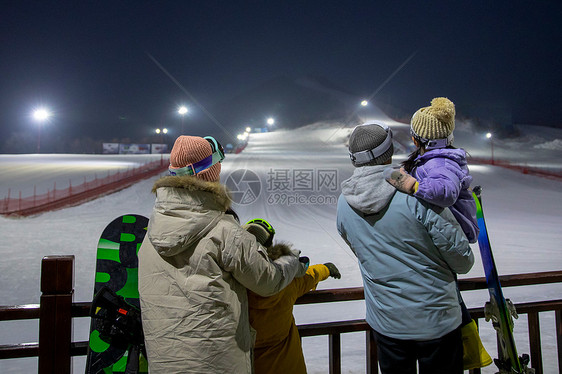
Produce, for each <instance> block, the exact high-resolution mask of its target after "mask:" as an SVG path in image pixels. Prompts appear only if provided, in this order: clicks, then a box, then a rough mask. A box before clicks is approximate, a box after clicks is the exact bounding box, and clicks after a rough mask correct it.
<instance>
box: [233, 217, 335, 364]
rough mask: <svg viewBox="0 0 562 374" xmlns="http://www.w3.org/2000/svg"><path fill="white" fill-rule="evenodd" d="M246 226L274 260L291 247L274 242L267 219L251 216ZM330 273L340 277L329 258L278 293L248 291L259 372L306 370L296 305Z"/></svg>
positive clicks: (273, 232)
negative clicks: (294, 309)
mask: <svg viewBox="0 0 562 374" xmlns="http://www.w3.org/2000/svg"><path fill="white" fill-rule="evenodd" d="M244 228H245V229H246V230H248V232H250V233H252V234H254V236H256V239H257V240H258V242H260V243H261V244H262V245H264V246H265V247H266V248H267V254H268V256H269V257H270V258H271V259H272V260H274V259H275V258H278V257H279V256H281V255H283V254H284V253H287V252H288V251H290V248H291V247H290V245H288V244H285V243H276V244H273V243H272V241H273V235H274V234H275V230H274V229H273V227H271V225H270V224H269V223H268V222H267V221H265V220H261V219H255V220H251V221H249V222H248V223H247V224H246V225H245V226H244ZM330 276H331V277H333V278H336V279H339V278H341V274H340V272H339V270H338V268H337V267H336V266H335V265H334V264H332V263H330V262H329V263H326V264H318V265H311V266H310V267H309V268H308V270H307V271H306V274H305V275H304V276H303V277H300V278H295V279H293V281H292V282H291V283H290V284H289V285H288V286H287V287H285V288H284V289H283V290H281V292H279V293H278V294H276V295H273V296H269V297H262V296H259V295H257V294H255V293H253V292H251V291H248V304H249V312H250V325H251V326H252V327H253V328H254V329H255V330H256V332H257V336H256V343H255V346H254V371H255V373H256V374H264V373H270V374H274V373H283V374H285V373H291V374H301V373H306V365H305V362H304V356H303V353H302V346H301V339H300V336H299V331H298V329H297V325H296V323H295V318H294V317H293V305H295V302H296V301H297V299H298V298H299V297H301V296H302V295H304V294H305V293H307V292H308V291H311V290H314V289H316V286H317V285H318V283H319V282H321V281H323V280H325V279H327V278H328V277H330Z"/></svg>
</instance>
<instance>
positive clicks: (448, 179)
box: [411, 148, 480, 243]
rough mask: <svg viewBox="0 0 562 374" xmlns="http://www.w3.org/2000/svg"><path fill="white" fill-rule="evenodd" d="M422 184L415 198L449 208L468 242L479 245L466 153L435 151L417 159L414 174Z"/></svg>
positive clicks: (445, 149) (459, 151)
mask: <svg viewBox="0 0 562 374" xmlns="http://www.w3.org/2000/svg"><path fill="white" fill-rule="evenodd" d="M411 174H412V175H413V176H414V177H415V178H416V179H417V180H418V182H419V188H418V191H417V192H416V193H415V194H414V196H416V197H419V198H420V199H423V200H425V201H427V202H429V203H431V204H434V205H437V206H440V207H443V208H446V207H448V208H449V209H450V210H451V212H452V213H453V215H454V216H455V218H456V219H457V221H458V222H459V224H460V225H461V227H462V230H463V231H464V233H465V235H466V237H467V239H468V241H469V242H470V243H476V241H477V239H478V233H479V231H480V230H479V229H478V222H477V219H476V203H475V202H474V199H473V198H472V193H471V192H470V191H469V190H468V188H469V187H470V183H471V182H472V177H471V176H470V175H469V172H468V166H467V162H466V152H465V151H464V150H463V149H456V148H454V149H451V148H441V149H433V150H431V151H428V152H426V153H424V154H423V155H421V156H418V158H416V164H415V166H414V169H413V170H412V173H411Z"/></svg>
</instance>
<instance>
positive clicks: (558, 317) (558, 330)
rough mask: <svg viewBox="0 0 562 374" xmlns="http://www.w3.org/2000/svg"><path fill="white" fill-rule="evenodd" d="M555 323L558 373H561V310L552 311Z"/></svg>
mask: <svg viewBox="0 0 562 374" xmlns="http://www.w3.org/2000/svg"><path fill="white" fill-rule="evenodd" d="M554 316H555V317H554V320H555V323H556V326H555V328H556V349H557V351H558V371H559V372H562V310H560V309H558V310H555V311H554Z"/></svg>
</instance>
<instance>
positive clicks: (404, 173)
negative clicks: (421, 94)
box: [385, 97, 491, 369]
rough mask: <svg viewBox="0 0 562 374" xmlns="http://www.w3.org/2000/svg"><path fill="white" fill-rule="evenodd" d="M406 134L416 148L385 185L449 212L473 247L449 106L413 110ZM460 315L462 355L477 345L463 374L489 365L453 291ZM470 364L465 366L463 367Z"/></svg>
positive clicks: (470, 211)
mask: <svg viewBox="0 0 562 374" xmlns="http://www.w3.org/2000/svg"><path fill="white" fill-rule="evenodd" d="M410 125H411V127H410V133H411V135H412V140H413V142H414V144H415V145H416V147H417V149H416V150H415V151H414V152H413V153H412V154H411V155H410V157H409V158H408V159H407V160H406V161H404V162H403V163H402V166H403V167H402V168H401V169H400V170H393V169H390V168H389V169H387V170H385V177H386V180H387V181H388V182H389V183H390V184H392V185H393V186H395V187H396V188H397V189H398V190H399V191H402V192H405V193H408V194H411V195H414V196H416V197H419V198H420V199H422V200H425V201H427V202H428V203H431V204H433V205H436V206H438V207H441V208H449V209H450V211H451V212H452V213H453V215H454V216H455V218H456V219H457V221H458V222H459V224H460V226H461V228H462V230H463V232H464V233H465V235H466V237H467V239H468V241H469V242H470V243H476V241H477V240H478V234H479V232H480V230H479V228H478V222H477V219H476V203H475V202H474V199H473V198H472V193H471V191H470V190H469V187H470V183H471V182H472V177H471V176H470V174H469V172H468V166H467V162H466V152H465V151H464V150H463V149H458V148H455V147H453V146H452V143H453V130H454V129H455V105H454V104H453V102H451V101H450V100H449V99H447V98H445V97H437V98H435V99H433V100H431V106H429V107H424V108H421V109H419V110H418V111H417V112H415V113H414V115H413V116H412V120H411V123H410ZM459 302H460V304H461V308H462V314H463V322H462V325H463V339H464V336H465V335H467V334H471V336H472V339H473V340H472V343H466V342H465V351H466V350H467V348H468V349H471V348H473V347H474V346H472V347H471V346H470V345H469V346H468V347H467V345H466V344H474V345H477V347H476V348H475V349H476V350H477V353H474V354H473V355H472V357H466V356H467V354H469V353H468V352H465V359H464V361H465V369H471V368H476V367H482V366H485V365H487V364H489V363H491V359H490V357H489V355H488V354H487V352H485V350H484V348H483V347H482V344H481V342H480V337H479V336H478V332H477V330H476V324H475V322H474V321H472V318H471V317H470V313H469V312H468V309H467V308H466V306H465V304H464V301H463V299H462V297H461V294H460V292H459ZM469 361H470V362H469Z"/></svg>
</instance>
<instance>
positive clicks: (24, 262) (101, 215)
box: [0, 114, 562, 373]
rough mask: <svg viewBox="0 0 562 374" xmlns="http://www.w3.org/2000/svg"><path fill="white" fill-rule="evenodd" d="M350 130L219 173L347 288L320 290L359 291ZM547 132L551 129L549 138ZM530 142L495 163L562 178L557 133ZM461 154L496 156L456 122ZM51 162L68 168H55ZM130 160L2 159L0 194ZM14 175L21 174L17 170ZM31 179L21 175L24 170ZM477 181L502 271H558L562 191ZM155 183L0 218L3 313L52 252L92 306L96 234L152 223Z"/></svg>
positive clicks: (287, 136)
mask: <svg viewBox="0 0 562 374" xmlns="http://www.w3.org/2000/svg"><path fill="white" fill-rule="evenodd" d="M375 115H376V116H379V117H381V116H382V115H377V114H375ZM383 119H384V120H386V122H387V123H388V124H389V125H390V126H391V128H392V129H393V131H394V133H395V141H396V142H395V150H396V153H397V154H396V157H395V158H394V161H395V162H400V161H402V160H403V159H404V158H405V157H406V155H407V153H409V151H410V150H411V145H410V142H409V140H408V139H409V136H408V126H406V125H403V124H399V123H396V122H393V121H390V120H388V119H387V118H383ZM350 131H351V129H349V128H340V127H339V126H338V125H333V124H332V125H330V124H316V125H311V126H307V127H304V128H301V129H297V130H292V131H282V130H279V131H275V132H270V133H262V134H251V135H250V138H249V144H248V146H247V147H246V149H245V150H244V152H243V153H241V154H238V155H233V154H228V155H227V158H226V159H225V161H224V163H223V169H222V173H221V181H222V182H223V183H226V184H227V185H228V186H229V187H230V188H231V190H232V191H233V193H234V200H235V204H234V205H233V208H234V209H235V210H236V211H237V213H238V214H239V216H240V218H241V220H242V221H247V220H249V219H251V218H258V217H260V218H266V219H267V220H269V221H270V222H271V223H272V225H273V226H274V227H275V229H276V232H277V234H276V239H277V240H283V241H288V242H291V243H293V244H294V246H295V247H296V248H298V249H300V250H301V251H302V252H303V254H304V255H307V256H309V257H310V259H311V262H312V263H324V262H328V261H330V262H334V263H335V264H336V265H337V266H338V267H339V269H340V271H341V273H342V279H340V280H335V279H332V278H330V279H328V280H326V281H324V282H322V283H321V284H320V285H319V289H326V288H343V287H357V286H362V281H361V275H360V272H359V268H358V266H357V262H356V259H355V257H354V255H353V254H352V252H351V251H350V249H349V248H348V247H347V246H346V244H345V243H344V242H343V240H341V238H340V237H339V235H338V233H337V230H336V227H335V215H336V201H337V197H338V196H339V193H340V183H341V182H342V181H343V180H344V179H346V178H348V177H349V176H350V175H351V173H352V172H353V167H352V165H351V163H350V161H349V157H348V154H347V149H346V147H345V144H344V143H345V140H346V138H347V136H348V134H349V132H350ZM525 131H527V129H526V128H525ZM541 131H544V135H543V136H541ZM524 134H526V135H524V136H525V137H524V138H520V139H516V140H512V141H499V140H498V143H497V144H495V150H494V151H495V155H496V157H498V158H502V159H513V160H514V161H516V162H525V163H530V162H531V161H532V162H533V165H534V166H544V167H548V168H553V169H556V168H557V169H559V168H560V166H561V164H560V160H562V157H561V156H562V149H561V148H560V147H559V146H558V145H557V144H559V143H560V142H561V141H560V140H558V143H557V142H556V139H562V132H561V131H560V130H554V129H544V128H534V130H533V132H532V134H531V135H529V133H527V132H524ZM513 144H515V145H517V147H516V148H514V147H513ZM455 145H456V146H457V147H462V148H465V149H467V151H469V153H470V154H472V155H473V156H475V157H489V154H490V144H489V142H487V141H486V140H485V139H484V137H483V134H477V133H475V132H474V131H473V129H472V127H471V126H470V124H468V123H457V129H456V130H455ZM49 157H51V158H54V159H56V162H57V163H61V164H57V165H58V166H57V167H56V168H52V167H51V166H49V162H48V159H49ZM122 157H123V159H121V158H117V159H116V158H115V156H112V157H111V158H107V157H104V156H102V155H98V156H93V155H65V156H64V157H58V156H57V157H55V156H45V155H1V156H0V181H1V182H0V192H4V191H5V187H6V186H7V185H8V182H7V181H9V185H10V188H11V189H14V188H18V187H19V188H22V189H24V188H29V185H30V184H32V183H33V184H38V185H41V183H42V181H43V180H45V179H48V183H47V184H52V183H53V180H52V178H54V176H52V175H51V176H48V177H47V176H45V175H44V174H42V173H44V172H45V170H55V169H56V170H57V176H56V177H57V178H58V177H59V174H60V179H61V181H60V183H65V182H66V183H68V179H69V178H81V179H84V178H92V176H93V174H94V173H95V172H99V173H104V172H105V173H107V170H108V169H109V168H111V167H112V166H111V165H113V167H114V166H115V163H117V164H119V163H120V162H122V163H127V162H129V161H130V159H127V157H128V156H122ZM76 163H78V164H80V163H87V164H88V165H89V166H88V167H87V168H83V169H81V171H78V172H77V171H76V169H75V168H73V167H72V166H73V165H75V164H76ZM22 165H25V167H24V166H22ZM14 166H16V167H15V169H17V170H19V172H18V173H14V172H13V171H14ZM23 169H25V171H26V172H25V173H24V172H21V171H22V170H23ZM65 170H68V171H69V172H70V171H72V173H73V174H72V176H69V175H65V172H64V171H65ZM470 171H471V174H472V175H473V177H474V185H477V184H479V185H481V186H483V206H484V214H485V216H486V220H487V226H488V231H489V233H490V240H491V245H492V248H493V250H494V255H495V259H496V263H497V266H498V270H499V273H500V274H515V273H529V272H540V271H549V270H560V269H562V251H561V248H560V247H561V246H560V243H561V242H562V232H561V230H560V227H562V216H561V214H560V212H561V211H562V188H561V187H562V182H560V181H555V180H549V179H542V178H537V177H533V176H530V175H523V174H520V173H518V172H515V171H511V170H506V169H502V168H500V167H496V166H490V165H471V166H470ZM76 173H77V174H76ZM79 174H81V175H79ZM155 179H156V178H153V179H150V180H145V181H142V182H139V183H137V184H135V185H133V186H131V187H130V188H127V189H125V190H122V191H120V192H117V193H114V194H111V195H108V196H104V197H102V198H99V199H96V200H93V201H90V202H87V203H85V204H82V205H80V206H76V207H71V208H67V209H63V210H59V211H54V212H48V213H44V214H41V215H38V216H34V217H28V218H22V219H13V218H5V217H0V236H1V237H2V241H1V242H0V254H1V256H0V284H1V285H2V287H1V288H0V304H2V305H17V304H28V303H37V302H38V301H39V296H40V291H39V276H40V264H41V258H42V257H43V256H46V255H55V254H74V255H75V257H76V260H75V274H76V275H75V298H74V300H75V301H87V300H91V298H92V292H93V283H94V268H95V256H96V245H97V241H98V239H99V235H100V234H101V232H102V230H103V228H104V227H105V225H106V224H108V223H109V222H110V221H111V220H113V219H114V218H115V217H117V216H119V215H121V214H125V213H131V214H142V215H146V216H150V213H151V210H152V206H153V203H154V196H153V195H152V194H151V192H150V190H151V187H152V184H153V183H154V181H155ZM58 183H59V182H58V181H57V185H58ZM0 197H2V196H0ZM404 229H405V230H407V228H404ZM473 250H474V254H475V257H476V262H475V265H474V267H473V269H472V270H471V271H470V273H469V274H467V275H464V276H463V277H480V276H484V272H483V268H482V264H481V262H480V255H479V250H478V247H477V246H473ZM561 291H562V286H561V285H547V286H531V287H526V288H507V289H505V291H504V292H505V295H506V297H508V298H511V299H512V300H513V301H514V302H516V303H519V302H527V301H535V300H541V299H554V298H559V297H560V295H562V292H561ZM463 295H464V297H465V301H466V303H467V305H468V306H469V307H479V306H483V305H484V303H485V302H486V301H487V300H488V293H487V291H474V292H465V293H463ZM364 316H365V309H364V304H363V302H360V301H357V302H346V303H332V304H329V305H305V306H297V307H295V318H296V320H297V323H298V324H303V323H314V322H324V321H336V320H345V319H358V318H364ZM490 325H491V324H490V323H485V322H484V321H481V335H482V339H483V342H484V345H485V347H486V348H487V350H488V351H489V352H490V354H491V355H492V356H496V353H495V352H496V343H495V333H494V331H493V330H492V328H491V326H490ZM88 329H89V322H88V320H87V319H83V320H81V321H76V322H75V325H74V335H75V340H86V339H87V336H88ZM541 330H542V344H543V361H544V368H545V373H553V372H557V370H558V367H557V359H556V342H555V336H554V335H555V329H554V314H553V313H542V314H541ZM37 331H38V323H36V322H35V321H10V322H2V323H1V324H0V344H13V343H20V342H21V343H23V342H31V341H37V339H38V337H37ZM515 331H516V340H517V342H518V349H519V351H520V353H529V347H528V344H527V340H528V338H527V336H528V333H527V323H526V318H525V316H522V317H521V318H520V319H519V320H516V322H515ZM364 341H365V338H364V334H363V333H354V334H344V335H343V336H342V369H343V370H342V371H343V372H344V373H363V372H364V371H365V358H364V356H365V351H364V347H365V343H364ZM303 345H304V351H305V357H306V361H307V367H308V370H309V372H310V373H326V372H328V366H327V364H328V360H327V357H328V339H327V337H317V338H305V339H303ZM73 363H74V371H75V372H76V373H80V372H83V370H84V364H85V358H84V357H76V358H74V360H73ZM36 367H37V360H36V359H14V360H0V372H2V373H24V372H25V373H27V372H34V371H36ZM482 372H483V373H495V372H496V368H495V367H494V366H493V365H492V366H489V367H487V368H485V369H483V371H482Z"/></svg>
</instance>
